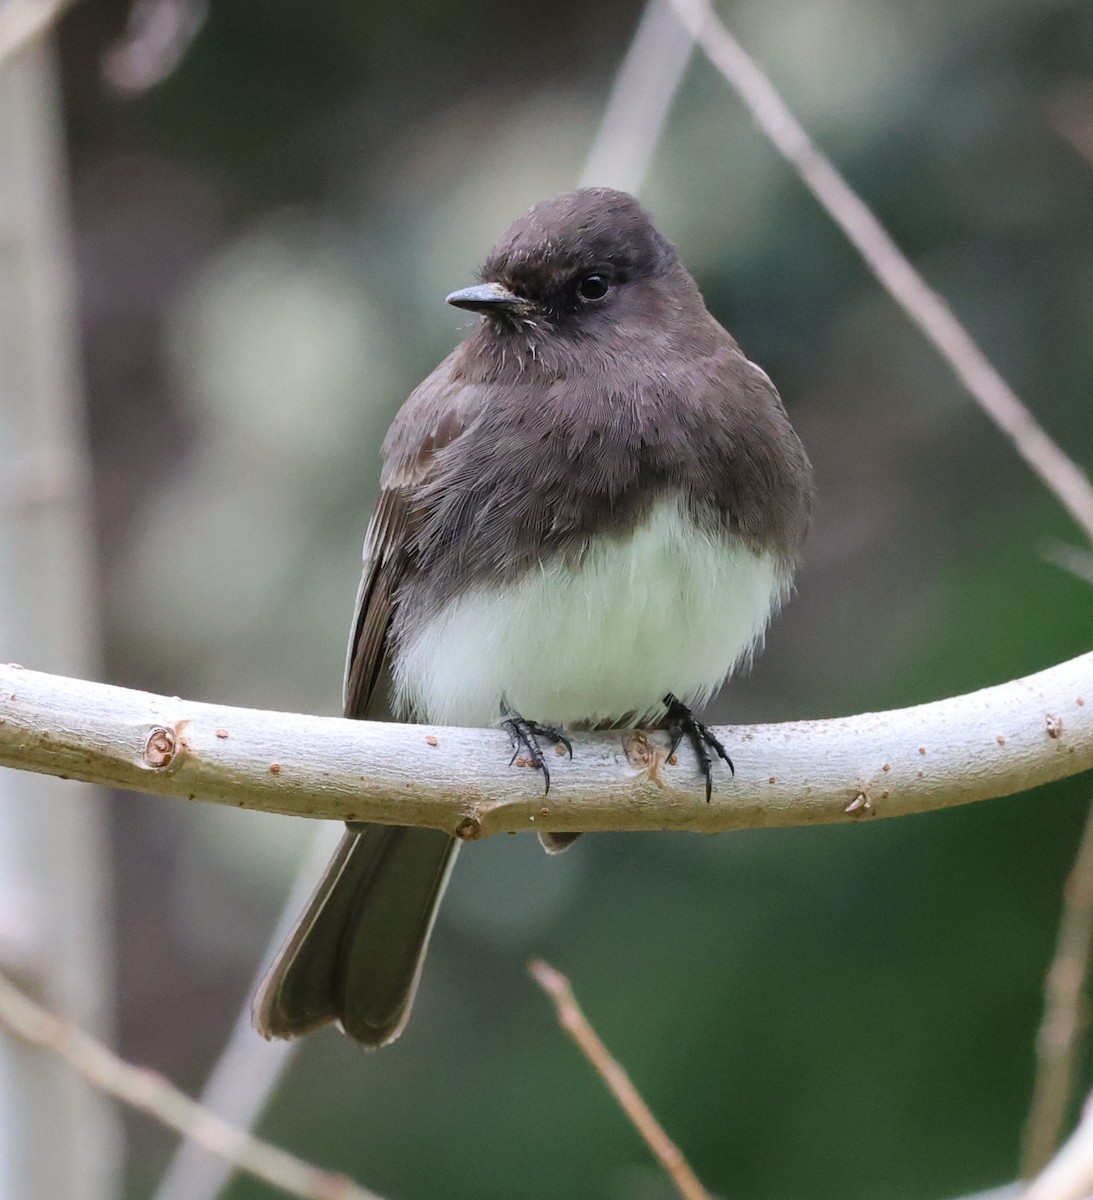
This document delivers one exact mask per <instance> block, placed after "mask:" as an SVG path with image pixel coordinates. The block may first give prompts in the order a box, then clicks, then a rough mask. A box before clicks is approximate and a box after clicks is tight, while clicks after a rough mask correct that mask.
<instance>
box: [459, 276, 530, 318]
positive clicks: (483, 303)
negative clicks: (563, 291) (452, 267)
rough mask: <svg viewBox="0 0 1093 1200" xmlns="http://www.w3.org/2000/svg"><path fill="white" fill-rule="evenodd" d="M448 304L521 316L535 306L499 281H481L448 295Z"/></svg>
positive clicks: (471, 309) (476, 310) (477, 310)
mask: <svg viewBox="0 0 1093 1200" xmlns="http://www.w3.org/2000/svg"><path fill="white" fill-rule="evenodd" d="M446 300H447V303H448V304H453V305H455V307H456V308H466V309H469V310H470V311H471V312H477V313H496V312H504V313H512V314H513V315H514V316H519V315H521V314H524V313H529V312H531V311H532V310H533V308H534V307H535V306H534V305H533V304H532V303H531V301H530V300H526V299H525V298H524V297H523V296H517V295H516V293H515V292H510V291H509V290H508V288H506V287H502V286H501V284H499V283H480V284H477V285H476V286H475V287H469V288H463V289H462V290H461V291H458V292H452V294H451V295H450V296H447V297H446Z"/></svg>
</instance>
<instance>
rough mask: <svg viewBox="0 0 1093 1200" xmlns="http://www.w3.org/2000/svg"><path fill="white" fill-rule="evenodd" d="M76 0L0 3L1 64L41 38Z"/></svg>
mask: <svg viewBox="0 0 1093 1200" xmlns="http://www.w3.org/2000/svg"><path fill="white" fill-rule="evenodd" d="M74 3H75V0H5V2H4V3H3V4H0V63H4V62H7V60H8V59H9V58H11V57H12V56H13V55H16V54H18V53H19V51H20V50H22V48H23V47H24V46H28V45H29V44H30V43H31V42H33V41H35V40H36V39H37V38H40V37H41V36H42V35H43V34H44V33H46V32H48V30H49V29H50V28H51V27H52V26H53V24H54V22H55V21H57V20H58V18H59V17H60V16H61V14H62V13H63V12H64V11H65V9H66V8H70V7H71V6H72V4H74Z"/></svg>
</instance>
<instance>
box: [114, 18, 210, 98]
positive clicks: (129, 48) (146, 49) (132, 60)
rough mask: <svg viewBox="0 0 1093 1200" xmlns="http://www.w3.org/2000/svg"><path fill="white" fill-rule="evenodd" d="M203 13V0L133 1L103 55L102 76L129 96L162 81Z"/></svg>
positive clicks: (201, 22) (199, 24)
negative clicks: (117, 34) (122, 25)
mask: <svg viewBox="0 0 1093 1200" xmlns="http://www.w3.org/2000/svg"><path fill="white" fill-rule="evenodd" d="M207 16H208V3H207V0H133V6H132V8H130V10H129V19H128V20H127V21H126V23H125V32H124V33H123V34H122V36H121V37H120V38H119V39H118V41H117V42H116V43H115V44H114V45H112V46H111V47H110V48H109V49H108V50H107V51H106V53H105V54H104V55H103V58H102V73H103V78H104V79H106V81H107V83H109V84H110V85H111V87H113V88H114V89H115V90H116V91H118V92H121V93H122V94H123V95H129V96H133V95H137V94H139V93H140V92H145V91H147V90H148V89H149V88H150V87H154V86H155V85H156V84H157V83H162V82H163V80H164V79H166V78H167V76H168V75H170V74H171V72H172V71H173V70H174V69H175V68H176V67H177V66H178V64H179V63H180V62H181V61H182V56H183V55H184V54H185V53H186V51H187V50H188V49H189V48H190V45H191V44H192V42H193V40H194V38H196V37H197V35H198V33H199V32H200V31H201V27H202V26H203V25H204V24H205V18H206V17H207Z"/></svg>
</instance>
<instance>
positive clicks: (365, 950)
mask: <svg viewBox="0 0 1093 1200" xmlns="http://www.w3.org/2000/svg"><path fill="white" fill-rule="evenodd" d="M457 847H458V843H457V842H456V841H454V840H453V839H452V838H451V837H449V836H448V834H446V833H443V832H442V831H441V830H438V829H411V828H409V827H406V826H399V825H351V826H349V828H348V829H347V830H346V833H345V835H344V836H343V837H342V840H341V842H340V844H339V845H338V849H337V851H336V852H335V854H334V857H333V858H332V859H331V860H330V865H329V866H328V867H327V869H326V873H325V874H324V875H323V878H322V880H321V882H320V883H319V886H318V888H317V889H316V890H315V894H314V896H312V898H311V901H310V903H309V904H308V906H307V908H306V909H305V910H304V913H303V916H302V917H301V918H300V920H299V921H298V922H297V924H296V928H295V929H294V930H293V931H292V933H291V935H290V936H289V938H288V941H287V942H286V943H285V945H284V947H283V948H282V950H281V952H280V953H279V954H278V956H277V958H276V960H275V962H274V963H273V966H272V967H270V969H269V972H268V973H267V975H266V977H265V979H263V980H262V983H261V986H260V987H259V988H258V993H257V995H256V996H255V998H254V1007H253V1013H252V1015H253V1020H254V1027H255V1028H256V1029H257V1030H258V1032H259V1033H260V1034H262V1036H263V1037H267V1038H270V1037H278V1038H290V1037H296V1036H298V1035H299V1034H302V1033H307V1032H309V1031H310V1030H312V1029H317V1028H318V1027H319V1026H320V1025H325V1024H326V1023H327V1022H328V1021H337V1022H339V1023H340V1024H341V1027H342V1029H343V1030H344V1031H345V1032H346V1033H347V1034H348V1035H349V1036H350V1037H351V1038H354V1039H355V1040H356V1041H358V1042H361V1043H362V1044H363V1045H365V1046H382V1045H384V1044H385V1043H387V1042H393V1041H394V1040H395V1038H397V1037H398V1035H399V1034H400V1033H401V1032H402V1029H403V1026H404V1025H405V1024H406V1020H407V1018H408V1017H409V1015H410V1007H411V1005H412V1004H413V1002H414V993H415V992H416V991H417V984H418V979H419V977H420V975H421V964H422V962H423V961H424V958H425V948H426V946H427V945H428V942H429V934H430V933H431V932H432V928H433V921H434V920H435V918H436V910H437V906H438V905H439V903H440V897H441V896H442V895H443V892H444V887H445V885H446V884H447V882H448V874H449V872H450V870H451V866H452V861H453V859H454V857H455V851H456V849H457Z"/></svg>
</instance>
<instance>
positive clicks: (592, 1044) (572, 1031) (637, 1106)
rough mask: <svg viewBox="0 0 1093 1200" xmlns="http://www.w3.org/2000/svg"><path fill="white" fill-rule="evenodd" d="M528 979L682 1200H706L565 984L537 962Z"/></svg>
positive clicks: (561, 977)
mask: <svg viewBox="0 0 1093 1200" xmlns="http://www.w3.org/2000/svg"><path fill="white" fill-rule="evenodd" d="M528 972H529V973H530V975H531V977H532V979H534V980H535V982H536V983H537V984H538V985H539V986H540V987H541V988H542V989H543V991H544V992H546V994H547V995H548V996H549V997H550V998H551V1000H553V1001H554V1009H555V1012H556V1013H557V1014H558V1024H559V1025H561V1027H562V1028H563V1029H564V1030H565V1031H566V1033H568V1034H569V1036H570V1037H571V1038H572V1039H573V1040H574V1041H575V1042H576V1043H577V1046H578V1048H579V1049H580V1051H581V1053H582V1054H583V1055H584V1056H585V1058H586V1059H587V1060H588V1062H589V1064H590V1065H591V1066H592V1069H593V1070H594V1071H595V1072H596V1074H597V1075H599V1077H600V1078H601V1079H602V1080H603V1082H604V1084H605V1085H606V1086H607V1090H608V1091H609V1092H610V1093H611V1095H612V1096H614V1097H615V1100H616V1101H617V1102H618V1105H619V1107H620V1108H621V1109H622V1111H623V1112H624V1113H625V1114H626V1116H627V1118H628V1119H629V1121H630V1123H631V1124H632V1125H633V1126H634V1128H635V1129H636V1130H637V1132H638V1135H639V1136H640V1138H641V1140H642V1141H643V1142H644V1143H645V1144H646V1145H647V1146H648V1147H649V1149H650V1150H651V1151H652V1153H653V1156H654V1158H656V1160H657V1161H658V1162H659V1163H660V1165H661V1166H662V1167H663V1168H664V1170H665V1171H666V1172H667V1173H668V1177H669V1178H670V1179H671V1181H672V1183H673V1184H675V1189H676V1191H677V1192H678V1193H679V1194H680V1196H681V1197H682V1200H710V1193H709V1192H708V1191H707V1190H706V1188H705V1187H704V1186H703V1184H702V1181H701V1180H700V1179H699V1178H698V1176H697V1175H696V1174H695V1173H694V1168H693V1167H692V1166H691V1164H690V1163H689V1162H688V1161H687V1160H686V1158H684V1157H683V1151H682V1150H680V1148H679V1147H678V1146H677V1145H676V1144H675V1142H673V1141H672V1139H671V1138H670V1137H669V1136H668V1134H667V1133H666V1132H665V1130H664V1126H663V1125H661V1123H660V1122H659V1121H658V1120H657V1119H656V1117H654V1116H653V1111H652V1109H651V1108H650V1107H649V1105H648V1104H646V1103H645V1100H644V1098H643V1097H642V1095H641V1093H640V1092H639V1091H638V1089H637V1088H636V1087H635V1086H634V1081H633V1080H632V1079H631V1078H630V1076H629V1074H628V1073H627V1072H626V1069H625V1068H624V1067H623V1066H622V1064H621V1063H620V1062H619V1061H618V1059H617V1058H613V1057H612V1055H611V1051H610V1050H608V1048H607V1047H606V1046H605V1045H604V1044H603V1040H602V1038H601V1037H600V1035H599V1034H598V1033H597V1032H596V1030H595V1029H594V1028H593V1026H592V1022H591V1021H589V1019H588V1018H587V1017H586V1016H585V1015H584V1010H583V1009H582V1008H581V1006H580V1005H579V1004H578V1003H577V997H576V996H575V995H574V994H573V987H572V985H571V984H570V982H569V980H568V979H566V977H565V976H564V975H563V974H562V973H561V971H558V970H556V969H555V968H554V967H552V966H551V965H550V964H549V963H547V962H544V961H543V960H542V959H541V958H536V959H533V960H532V961H531V962H530V963H529V964H528Z"/></svg>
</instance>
